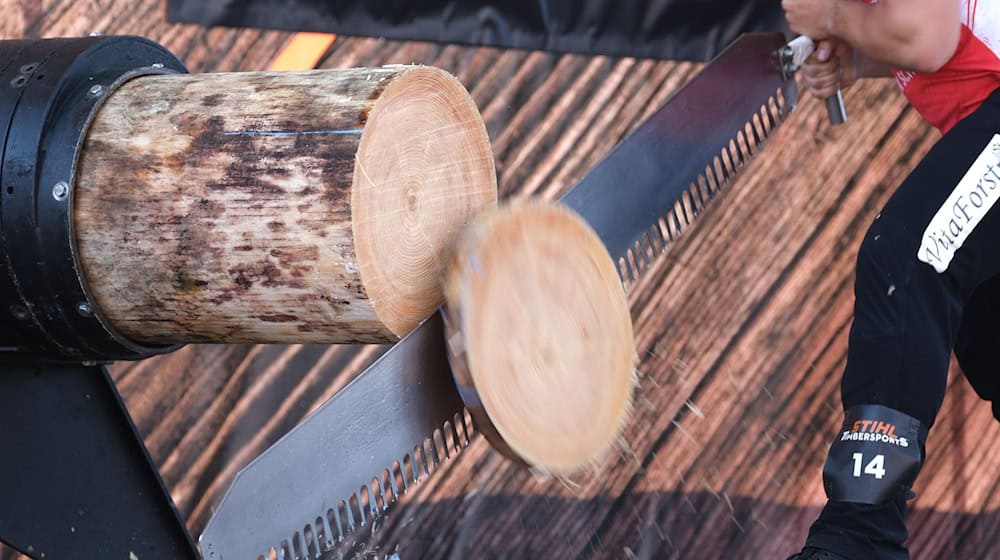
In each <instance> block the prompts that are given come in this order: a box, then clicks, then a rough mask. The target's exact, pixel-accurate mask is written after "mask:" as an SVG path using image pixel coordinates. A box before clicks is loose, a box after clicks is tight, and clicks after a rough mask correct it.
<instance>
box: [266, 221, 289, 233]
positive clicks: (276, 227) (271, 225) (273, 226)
mask: <svg viewBox="0 0 1000 560" xmlns="http://www.w3.org/2000/svg"><path fill="white" fill-rule="evenodd" d="M267 229H269V230H271V231H273V232H275V233H277V232H279V231H285V230H286V229H288V228H286V227H285V224H284V222H277V221H270V222H267Z"/></svg>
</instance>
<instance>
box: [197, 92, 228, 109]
mask: <svg viewBox="0 0 1000 560" xmlns="http://www.w3.org/2000/svg"><path fill="white" fill-rule="evenodd" d="M225 97H226V96H225V94H222V93H213V94H212V95H207V96H205V98H204V99H202V100H201V104H202V106H204V107H218V106H219V105H220V104H222V100H223V99H225Z"/></svg>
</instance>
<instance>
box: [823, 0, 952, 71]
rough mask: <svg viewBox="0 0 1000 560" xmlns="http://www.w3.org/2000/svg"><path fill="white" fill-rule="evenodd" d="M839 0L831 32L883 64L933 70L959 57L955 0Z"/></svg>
mask: <svg viewBox="0 0 1000 560" xmlns="http://www.w3.org/2000/svg"><path fill="white" fill-rule="evenodd" d="M829 1H832V2H834V5H835V8H834V17H833V22H832V26H831V29H830V34H831V35H833V36H835V37H840V38H841V39H843V40H844V41H846V42H847V43H848V44H850V45H851V46H853V47H854V48H855V49H856V50H857V51H858V52H859V53H861V54H862V55H865V56H866V57H868V58H870V59H877V60H880V61H883V63H884V64H886V65H889V66H895V67H898V68H901V69H904V70H912V71H916V72H934V71H937V70H938V69H939V68H941V67H942V66H944V65H945V63H947V62H948V60H950V59H951V57H952V55H954V53H955V49H956V48H957V47H958V40H959V36H960V33H961V7H960V5H959V2H957V1H956V0H880V1H879V2H878V3H877V4H871V5H869V4H866V3H864V2H859V1H857V0H829Z"/></svg>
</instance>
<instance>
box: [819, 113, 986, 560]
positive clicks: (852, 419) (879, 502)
mask: <svg viewBox="0 0 1000 560" xmlns="http://www.w3.org/2000/svg"><path fill="white" fill-rule="evenodd" d="M998 123H1000V94H994V95H993V96H992V97H991V98H990V99H989V100H988V101H987V102H986V103H985V104H984V105H983V106H982V107H980V109H979V110H977V111H976V112H975V113H974V114H973V115H971V116H969V117H968V118H966V119H964V120H963V121H962V122H961V123H959V124H958V125H956V126H955V127H954V128H953V129H952V130H951V131H949V132H948V133H947V134H946V135H944V137H943V138H942V139H941V140H940V141H939V142H938V144H937V145H936V146H935V147H934V148H933V149H932V150H931V151H930V153H929V154H928V155H927V157H926V158H925V159H924V161H922V162H921V163H920V164H919V165H918V166H917V168H916V169H915V170H914V171H913V173H912V174H911V175H910V176H909V177H908V178H907V179H906V180H905V181H904V182H903V184H902V185H901V186H900V187H899V189H898V190H897V192H896V193H895V194H894V195H893V197H892V198H891V199H890V201H889V202H888V203H887V205H886V206H885V208H884V209H883V211H882V213H881V214H880V216H879V218H878V219H876V220H875V222H874V223H873V224H872V226H871V228H870V229H869V231H868V232H867V235H866V237H865V239H864V241H863V242H862V245H861V248H860V250H859V254H858V260H857V278H856V282H855V298H856V301H855V316H854V322H853V324H852V327H851V332H850V337H849V348H848V358H847V365H846V368H845V372H844V377H843V381H842V385H841V391H842V395H841V396H842V399H843V404H844V409H845V411H846V414H845V418H844V420H845V424H844V428H843V429H842V430H841V432H840V433H838V434H837V436H836V437H835V438H834V441H833V445H832V446H831V449H830V452H829V455H828V458H827V463H826V466H825V467H824V486H825V488H826V490H827V495H828V496H829V498H830V499H829V501H828V503H827V505H826V507H825V508H824V510H823V512H822V513H821V515H820V517H819V519H818V520H817V521H816V522H815V523H814V524H813V526H812V528H811V530H810V535H809V539H808V541H807V546H815V547H818V548H822V549H826V550H831V551H833V552H836V553H838V554H841V555H843V556H845V557H847V558H851V559H855V558H858V559H860V558H865V559H867V558H889V559H897V558H898V559H903V558H908V553H907V551H906V549H905V547H904V545H903V542H904V540H905V539H906V535H907V533H906V526H905V523H904V516H905V510H906V503H905V500H906V495H907V494H908V492H909V485H910V484H912V482H913V479H914V478H915V477H916V475H917V473H918V472H919V469H920V465H921V463H922V461H923V451H924V445H923V444H924V441H925V438H926V432H927V430H929V429H930V427H931V426H932V425H933V423H934V420H935V418H936V416H937V414H938V411H939V410H940V407H941V402H942V400H943V398H944V393H945V386H946V381H947V372H948V365H949V362H950V358H951V351H952V348H953V345H954V343H955V340H956V337H957V335H958V330H959V324H960V322H961V319H962V311H963V307H964V304H965V302H966V301H967V300H968V299H969V297H970V295H971V294H972V292H973V291H974V289H975V288H976V287H977V285H978V284H979V283H980V282H982V281H983V280H984V279H986V278H989V277H991V276H994V275H995V274H997V273H998V272H1000V244H997V243H995V242H993V241H994V240H996V239H1000V208H996V209H994V210H992V211H989V208H990V207H991V206H992V204H993V203H994V202H995V201H996V200H998V199H1000V168H998V163H1000V160H998V157H997V154H996V153H994V151H993V148H994V146H991V143H992V140H993V137H994V134H995V133H996V132H997V130H998V129H1000V127H998ZM998 144H1000V143H998ZM996 150H997V151H998V152H1000V145H997V146H996ZM974 162H976V163H975V165H974Z"/></svg>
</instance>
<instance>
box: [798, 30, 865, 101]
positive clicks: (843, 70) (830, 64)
mask: <svg viewBox="0 0 1000 560" xmlns="http://www.w3.org/2000/svg"><path fill="white" fill-rule="evenodd" d="M855 55H856V53H855V51H854V49H853V48H851V46H850V45H848V44H847V43H845V42H844V41H841V40H840V39H825V40H822V41H819V42H817V43H816V50H815V51H813V53H812V55H810V56H809V58H808V59H806V61H805V62H804V63H803V64H802V77H803V79H804V81H805V84H806V89H808V90H809V93H811V94H813V95H815V96H816V97H818V98H820V99H826V98H827V97H830V96H831V95H833V94H835V93H837V88H838V87H839V88H841V89H846V88H848V87H850V86H851V85H853V84H854V82H855V81H856V80H857V79H858V77H859V72H858V65H857V57H856V56H855Z"/></svg>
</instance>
